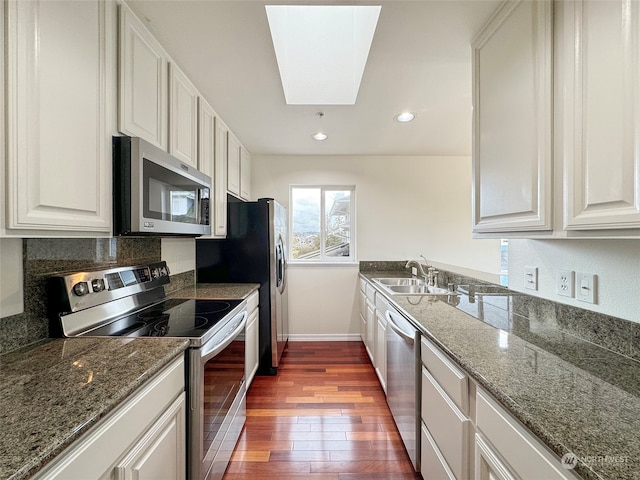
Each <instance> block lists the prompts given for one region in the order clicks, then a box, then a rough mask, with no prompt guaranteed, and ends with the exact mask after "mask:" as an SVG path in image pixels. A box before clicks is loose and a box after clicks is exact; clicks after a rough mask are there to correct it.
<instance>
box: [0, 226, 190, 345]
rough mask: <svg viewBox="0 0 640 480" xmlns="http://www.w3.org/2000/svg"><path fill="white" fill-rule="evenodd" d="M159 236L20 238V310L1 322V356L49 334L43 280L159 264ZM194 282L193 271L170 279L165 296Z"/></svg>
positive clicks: (44, 282)
mask: <svg viewBox="0 0 640 480" xmlns="http://www.w3.org/2000/svg"><path fill="white" fill-rule="evenodd" d="M161 250H162V247H161V239H160V238H129V237H113V238H28V239H24V240H23V247H22V255H23V269H24V312H23V313H21V314H18V315H12V316H9V317H4V318H0V354H2V353H6V352H9V351H11V350H15V349H17V348H20V347H22V346H25V345H28V344H30V343H33V342H36V341H38V340H41V339H43V338H47V337H48V336H49V320H48V318H47V290H46V279H47V277H49V276H50V275H52V274H53V273H56V272H68V271H79V270H85V269H86V270H95V269H100V268H110V267H118V266H127V265H136V264H145V263H151V262H158V261H160V260H162V258H161V255H162V253H161ZM194 283H195V272H193V271H190V272H185V273H181V274H178V275H172V276H171V284H170V286H168V287H167V288H166V290H167V292H171V291H174V290H179V289H180V288H184V287H185V286H189V285H193V284H194Z"/></svg>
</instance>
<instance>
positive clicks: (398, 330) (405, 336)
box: [385, 310, 415, 345]
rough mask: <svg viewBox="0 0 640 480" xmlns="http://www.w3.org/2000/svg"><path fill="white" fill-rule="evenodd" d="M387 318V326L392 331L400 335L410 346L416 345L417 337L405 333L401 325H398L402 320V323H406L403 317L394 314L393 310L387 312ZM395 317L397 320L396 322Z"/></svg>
mask: <svg viewBox="0 0 640 480" xmlns="http://www.w3.org/2000/svg"><path fill="white" fill-rule="evenodd" d="M385 316H386V317H387V325H388V326H390V327H391V329H392V330H393V331H394V332H396V333H397V334H398V335H400V337H402V339H403V340H404V341H405V342H407V343H408V344H410V345H413V344H414V341H415V340H414V338H415V335H414V334H413V335H412V334H411V333H408V332H405V331H404V330H403V329H402V328H401V327H400V326H399V325H398V323H399V322H398V320H400V321H401V322H402V323H404V322H405V320H404V318H403V317H402V316H400V314H398V313H396V312H394V311H393V310H387V312H386V313H385ZM394 317H395V318H396V319H397V320H394Z"/></svg>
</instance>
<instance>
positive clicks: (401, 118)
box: [393, 112, 416, 123]
mask: <svg viewBox="0 0 640 480" xmlns="http://www.w3.org/2000/svg"><path fill="white" fill-rule="evenodd" d="M414 118H416V114H415V113H411V112H402V113H399V114H398V115H396V116H395V117H393V119H394V120H395V121H396V122H400V123H407V122H410V121H411V120H413V119H414Z"/></svg>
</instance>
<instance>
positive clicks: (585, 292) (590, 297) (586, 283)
mask: <svg viewBox="0 0 640 480" xmlns="http://www.w3.org/2000/svg"><path fill="white" fill-rule="evenodd" d="M596 278H597V277H596V276H595V275H593V274H592V273H576V298H577V299H578V300H580V301H581V302H587V303H597V298H598V297H597V295H596V294H597V292H596V288H597V286H596Z"/></svg>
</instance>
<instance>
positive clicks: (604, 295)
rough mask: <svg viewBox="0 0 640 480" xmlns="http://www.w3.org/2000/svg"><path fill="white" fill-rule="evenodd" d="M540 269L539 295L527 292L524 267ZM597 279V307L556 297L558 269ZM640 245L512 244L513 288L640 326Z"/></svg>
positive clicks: (583, 242)
mask: <svg viewBox="0 0 640 480" xmlns="http://www.w3.org/2000/svg"><path fill="white" fill-rule="evenodd" d="M525 266H533V267H538V291H537V292H534V291H531V290H525V289H524V267H525ZM559 269H562V270H572V271H575V272H582V273H592V274H596V275H597V276H598V277H597V302H598V303H597V304H596V305H591V304H589V303H584V302H580V301H578V300H576V299H575V298H568V297H562V296H559V295H557V294H556V293H555V292H556V290H555V277H556V272H557V270H559ZM639 275H640V240H599V239H598V240H577V239H564V240H509V288H513V289H515V290H518V291H522V292H526V293H529V294H532V295H537V296H540V297H544V298H548V299H550V300H554V301H557V302H560V303H565V304H568V305H574V306H577V307H581V308H585V309H587V310H592V311H596V312H600V313H605V314H607V315H612V316H614V317H619V318H623V319H626V320H631V321H634V322H640V295H639V294H638V291H637V288H638V276H639Z"/></svg>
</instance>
